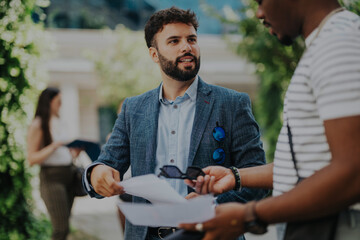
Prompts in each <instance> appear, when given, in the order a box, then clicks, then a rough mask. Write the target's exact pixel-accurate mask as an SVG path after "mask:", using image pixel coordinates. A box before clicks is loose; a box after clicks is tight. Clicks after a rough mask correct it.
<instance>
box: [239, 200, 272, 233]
mask: <svg viewBox="0 0 360 240" xmlns="http://www.w3.org/2000/svg"><path fill="white" fill-rule="evenodd" d="M255 206H256V202H255V201H252V202H249V203H247V204H246V208H245V216H244V228H245V231H246V232H249V233H253V234H264V233H266V232H267V226H268V224H267V223H265V222H263V221H261V220H260V219H259V218H258V217H257V216H256V212H255Z"/></svg>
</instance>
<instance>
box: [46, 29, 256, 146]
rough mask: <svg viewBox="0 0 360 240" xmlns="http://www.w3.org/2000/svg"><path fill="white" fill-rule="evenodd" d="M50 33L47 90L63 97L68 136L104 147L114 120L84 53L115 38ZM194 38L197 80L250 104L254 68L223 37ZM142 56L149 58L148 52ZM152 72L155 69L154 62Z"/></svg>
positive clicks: (101, 47) (92, 32)
mask: <svg viewBox="0 0 360 240" xmlns="http://www.w3.org/2000/svg"><path fill="white" fill-rule="evenodd" d="M48 31H49V33H50V34H51V35H52V36H53V38H54V39H55V41H56V45H57V55H56V57H55V58H53V59H51V60H50V61H48V63H47V68H48V71H49V75H50V83H49V85H51V86H57V87H59V88H60V90H61V92H62V101H63V107H62V111H63V112H62V113H61V116H62V117H63V118H64V119H65V120H66V122H68V125H69V127H71V133H72V137H81V138H83V139H88V140H93V141H98V142H104V138H105V137H104V136H106V135H107V133H108V132H110V131H111V128H112V125H113V123H114V122H113V121H114V119H113V118H111V117H110V118H109V117H108V116H107V115H106V113H105V114H104V108H103V107H104V106H103V105H102V101H101V99H100V97H99V96H98V95H97V89H98V88H99V85H98V76H97V75H96V72H95V69H94V63H93V62H91V61H90V60H88V59H87V58H86V57H85V54H84V53H85V52H86V51H92V52H95V53H98V54H101V52H102V51H103V50H104V49H105V48H106V47H109V46H111V44H114V42H115V39H112V37H111V35H108V34H106V35H105V34H104V32H103V31H101V30H81V29H76V30H75V29H52V30H48ZM198 39H199V40H198V41H199V45H200V49H201V68H200V73H199V75H200V76H201V77H202V78H203V79H204V80H205V81H206V82H208V83H211V84H216V85H220V86H224V87H228V88H231V89H235V90H237V91H241V92H247V93H248V94H249V95H250V97H251V98H253V99H254V97H255V93H256V83H257V81H256V77H255V75H254V74H253V72H254V67H253V66H252V65H250V64H248V63H247V62H246V61H245V60H244V59H242V58H240V57H239V56H237V55H236V54H235V53H233V52H232V51H231V50H230V49H229V48H228V47H227V44H226V42H225V41H224V40H223V39H222V37H221V36H219V35H205V34H202V35H201V34H200V35H199V38H198ZM144 44H145V41H144ZM144 57H148V53H147V52H144ZM154 67H157V66H156V65H155V63H154Z"/></svg>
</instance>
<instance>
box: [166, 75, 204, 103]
mask: <svg viewBox="0 0 360 240" xmlns="http://www.w3.org/2000/svg"><path fill="white" fill-rule="evenodd" d="M198 83H199V76H198V75H196V77H195V80H194V81H193V83H192V84H191V85H190V86H189V88H188V89H187V90H186V92H185V94H184V96H188V97H189V98H190V100H191V101H196V96H197V89H198ZM162 87H163V82H161V85H160V92H159V101H160V103H164V104H166V103H168V102H169V101H168V100H167V99H165V98H163V88H162ZM177 98H179V97H177ZM175 101H176V99H175ZM175 101H174V102H175Z"/></svg>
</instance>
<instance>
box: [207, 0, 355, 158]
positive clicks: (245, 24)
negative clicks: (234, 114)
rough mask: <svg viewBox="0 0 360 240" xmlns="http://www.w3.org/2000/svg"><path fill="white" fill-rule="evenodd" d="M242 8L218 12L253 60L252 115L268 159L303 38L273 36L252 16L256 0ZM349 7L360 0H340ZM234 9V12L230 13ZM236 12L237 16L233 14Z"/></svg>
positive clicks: (241, 50)
mask: <svg viewBox="0 0 360 240" xmlns="http://www.w3.org/2000/svg"><path fill="white" fill-rule="evenodd" d="M243 3H244V8H242V9H240V10H238V12H237V13H236V12H231V11H230V14H229V15H230V16H226V14H225V17H223V16H221V15H220V14H219V13H218V12H215V13H214V10H211V9H210V10H209V9H207V10H208V11H210V12H212V13H211V14H213V15H214V14H215V15H217V17H218V18H220V19H222V21H223V22H224V23H227V24H233V25H236V26H237V31H236V33H237V34H240V35H241V40H240V41H239V42H237V43H236V44H235V46H233V47H234V51H236V53H238V54H239V55H241V56H244V57H245V58H247V59H248V60H249V61H250V62H252V63H254V64H255V67H256V74H257V75H258V77H259V80H260V83H259V92H258V96H257V100H256V102H255V104H254V105H255V116H256V119H257V121H258V122H259V124H260V126H261V128H262V129H263V135H264V138H265V144H266V146H267V147H266V155H267V160H268V162H271V161H272V160H273V158H274V152H275V147H276V142H277V138H278V135H279V132H280V129H281V126H282V109H283V99H284V94H285V92H286V89H287V86H288V84H289V82H290V79H291V76H292V75H293V72H294V70H295V68H296V65H297V63H298V61H299V59H300V57H301V55H302V53H303V50H304V47H305V45H304V41H303V39H301V38H298V39H296V41H295V42H294V44H293V45H292V46H288V47H286V46H283V45H281V44H280V43H279V42H278V40H277V38H276V37H274V36H271V35H270V34H269V33H268V29H266V28H265V27H264V25H263V24H262V23H261V22H260V21H259V19H257V18H256V17H255V11H256V9H257V3H256V2H255V1H251V0H243ZM341 3H342V4H343V5H345V6H346V7H347V8H348V9H349V10H351V11H354V12H356V13H358V14H359V13H360V0H348V1H346V0H344V1H342V2H341ZM234 13H235V14H234ZM234 15H235V16H237V17H234Z"/></svg>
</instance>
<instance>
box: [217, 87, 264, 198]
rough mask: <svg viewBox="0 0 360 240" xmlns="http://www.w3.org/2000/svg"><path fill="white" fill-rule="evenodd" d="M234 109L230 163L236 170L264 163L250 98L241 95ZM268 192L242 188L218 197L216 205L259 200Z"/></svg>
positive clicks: (235, 102)
mask: <svg viewBox="0 0 360 240" xmlns="http://www.w3.org/2000/svg"><path fill="white" fill-rule="evenodd" d="M233 105H234V106H235V109H234V111H233V116H232V124H231V126H232V127H231V147H230V153H231V162H232V164H233V166H235V167H237V168H246V167H253V166H258V165H263V164H265V163H266V160H265V152H264V149H263V144H262V142H261V140H260V129H259V126H258V124H257V123H256V121H255V118H254V116H253V114H252V109H251V102H250V98H249V96H248V95H247V94H245V93H241V94H240V98H237V100H236V101H234V104H233ZM268 192H269V191H268V190H264V189H250V188H245V187H244V188H242V189H240V191H229V192H227V193H223V194H221V195H219V196H218V198H217V202H218V203H225V202H242V203H245V202H247V201H251V200H259V199H261V198H263V197H265V196H266V195H267V194H268Z"/></svg>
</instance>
